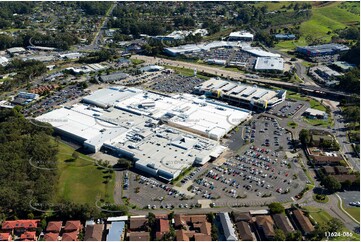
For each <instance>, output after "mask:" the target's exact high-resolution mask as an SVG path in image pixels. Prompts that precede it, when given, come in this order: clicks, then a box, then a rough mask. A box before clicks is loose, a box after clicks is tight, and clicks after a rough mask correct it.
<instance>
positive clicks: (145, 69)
mask: <svg viewBox="0 0 361 242" xmlns="http://www.w3.org/2000/svg"><path fill="white" fill-rule="evenodd" d="M162 70H164V67H163V66H158V65H149V66H144V67H142V68H140V71H141V72H154V71H162Z"/></svg>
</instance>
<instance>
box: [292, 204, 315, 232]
mask: <svg viewBox="0 0 361 242" xmlns="http://www.w3.org/2000/svg"><path fill="white" fill-rule="evenodd" d="M293 214H294V217H295V219H296V220H297V221H298V223H299V225H300V226H301V229H302V230H303V231H304V232H305V233H310V232H312V231H313V230H315V228H314V227H313V225H312V224H311V222H310V220H309V219H308V218H307V217H306V216H305V215H303V213H302V211H301V210H299V209H296V210H294V211H293Z"/></svg>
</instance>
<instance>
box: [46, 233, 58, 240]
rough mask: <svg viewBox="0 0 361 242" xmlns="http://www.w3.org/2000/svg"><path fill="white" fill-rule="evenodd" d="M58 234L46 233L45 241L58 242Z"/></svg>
mask: <svg viewBox="0 0 361 242" xmlns="http://www.w3.org/2000/svg"><path fill="white" fill-rule="evenodd" d="M58 236H59V234H58V233H46V234H45V235H44V240H45V241H57V240H58Z"/></svg>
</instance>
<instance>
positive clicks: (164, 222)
mask: <svg viewBox="0 0 361 242" xmlns="http://www.w3.org/2000/svg"><path fill="white" fill-rule="evenodd" d="M169 231H170V227H169V220H168V219H163V218H161V219H158V220H157V232H156V234H155V237H156V239H157V240H162V238H163V236H164V235H165V234H166V233H168V232H169Z"/></svg>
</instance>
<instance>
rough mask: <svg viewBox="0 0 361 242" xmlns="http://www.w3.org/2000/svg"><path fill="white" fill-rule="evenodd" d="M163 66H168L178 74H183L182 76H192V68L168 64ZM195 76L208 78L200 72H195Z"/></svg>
mask: <svg viewBox="0 0 361 242" xmlns="http://www.w3.org/2000/svg"><path fill="white" fill-rule="evenodd" d="M165 67H166V68H168V69H173V70H175V71H176V72H177V73H178V74H180V75H183V76H194V70H192V69H188V68H181V67H175V66H168V65H165ZM197 77H198V78H200V79H203V80H208V79H209V77H207V76H204V75H202V74H199V73H198V72H197Z"/></svg>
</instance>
